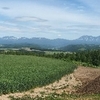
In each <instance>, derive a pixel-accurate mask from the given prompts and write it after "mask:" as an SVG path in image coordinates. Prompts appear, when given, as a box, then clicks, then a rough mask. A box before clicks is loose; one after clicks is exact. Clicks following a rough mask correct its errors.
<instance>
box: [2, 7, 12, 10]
mask: <svg viewBox="0 0 100 100" xmlns="http://www.w3.org/2000/svg"><path fill="white" fill-rule="evenodd" d="M2 9H3V10H9V9H10V8H9V7H2Z"/></svg>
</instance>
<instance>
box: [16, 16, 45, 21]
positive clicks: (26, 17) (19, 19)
mask: <svg viewBox="0 0 100 100" xmlns="http://www.w3.org/2000/svg"><path fill="white" fill-rule="evenodd" d="M15 19H16V20H17V21H25V22H26V21H35V22H46V21H47V20H46V19H42V18H38V17H34V16H22V17H15Z"/></svg>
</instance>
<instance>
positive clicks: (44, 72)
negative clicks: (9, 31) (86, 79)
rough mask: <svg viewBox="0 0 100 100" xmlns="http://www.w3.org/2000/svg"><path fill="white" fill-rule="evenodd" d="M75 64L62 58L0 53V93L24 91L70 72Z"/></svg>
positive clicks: (50, 81)
mask: <svg viewBox="0 0 100 100" xmlns="http://www.w3.org/2000/svg"><path fill="white" fill-rule="evenodd" d="M75 68H76V66H75V65H74V64H73V63H71V62H66V61H63V60H57V59H51V58H45V57H36V56H26V55H20V56H18V55H0V94H7V93H13V92H21V91H26V90H29V89H31V88H35V87H39V86H40V87H41V86H43V85H46V84H49V83H52V82H54V81H55V80H58V79H60V78H61V77H62V76H64V75H65V74H69V73H72V72H73V71H74V69H75Z"/></svg>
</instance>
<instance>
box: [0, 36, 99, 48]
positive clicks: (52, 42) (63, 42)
mask: <svg viewBox="0 0 100 100" xmlns="http://www.w3.org/2000/svg"><path fill="white" fill-rule="evenodd" d="M21 43H24V44H25V43H28V44H37V45H40V46H44V47H45V46H47V47H52V48H59V47H64V46H67V45H71V44H75V45H76V44H100V36H97V37H93V36H88V35H84V36H81V37H79V38H78V39H74V40H67V39H61V38H57V39H47V38H41V37H39V38H38V37H32V38H27V37H20V38H17V37H14V36H5V37H1V38H0V44H21Z"/></svg>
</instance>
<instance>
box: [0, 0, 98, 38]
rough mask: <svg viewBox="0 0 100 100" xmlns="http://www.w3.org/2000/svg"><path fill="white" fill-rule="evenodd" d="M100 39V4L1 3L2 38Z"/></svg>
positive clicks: (63, 0) (84, 0) (66, 0)
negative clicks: (92, 37) (86, 37)
mask: <svg viewBox="0 0 100 100" xmlns="http://www.w3.org/2000/svg"><path fill="white" fill-rule="evenodd" d="M83 35H92V36H99V35H100V0H0V37H3V36H15V37H29V38H31V37H45V38H50V39H55V38H64V39H76V38H79V37H80V36H83Z"/></svg>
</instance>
